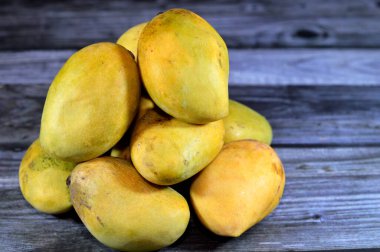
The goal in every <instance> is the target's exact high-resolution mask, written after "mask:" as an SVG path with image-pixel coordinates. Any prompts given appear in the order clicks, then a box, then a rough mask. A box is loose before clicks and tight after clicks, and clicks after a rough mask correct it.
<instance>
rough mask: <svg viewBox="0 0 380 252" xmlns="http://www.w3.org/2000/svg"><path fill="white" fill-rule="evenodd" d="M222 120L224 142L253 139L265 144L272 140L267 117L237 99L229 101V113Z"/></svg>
mask: <svg viewBox="0 0 380 252" xmlns="http://www.w3.org/2000/svg"><path fill="white" fill-rule="evenodd" d="M223 122H224V128H225V130H226V134H225V135H224V142H225V143H229V142H232V141H237V140H243V139H253V140H257V141H260V142H263V143H266V144H271V142H272V127H271V126H270V124H269V122H268V121H267V119H265V117H264V116H262V115H260V114H259V113H257V112H256V111H254V110H253V109H251V108H249V107H247V106H245V105H243V104H241V103H239V102H237V101H233V100H230V101H229V114H228V116H227V117H225V118H224V119H223Z"/></svg>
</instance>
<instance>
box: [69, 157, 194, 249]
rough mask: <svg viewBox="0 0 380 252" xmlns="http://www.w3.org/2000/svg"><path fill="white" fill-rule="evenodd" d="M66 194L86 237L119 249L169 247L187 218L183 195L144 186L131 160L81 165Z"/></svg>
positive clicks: (107, 159) (187, 208)
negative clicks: (88, 232)
mask: <svg viewBox="0 0 380 252" xmlns="http://www.w3.org/2000/svg"><path fill="white" fill-rule="evenodd" d="M70 192H71V199H72V202H73V205H74V208H75V210H76V212H77V213H78V215H79V217H80V219H81V220H82V221H83V223H84V224H85V226H86V227H87V229H88V230H89V231H90V233H91V234H92V235H93V236H95V238H96V239H98V240H99V241H100V242H102V243H103V244H105V245H107V246H109V247H111V248H113V249H117V250H122V251H151V250H157V249H160V248H163V247H165V246H169V245H170V244H172V243H173V242H175V241H176V240H177V239H178V238H179V237H180V236H181V235H182V234H183V233H184V231H185V229H186V227H187V225H188V222H189V218H190V210H189V206H188V204H187V202H186V200H185V199H184V198H183V197H182V195H180V194H179V193H177V192H176V191H174V190H173V189H171V188H169V187H160V186H155V185H153V184H151V183H149V182H147V181H146V180H144V179H143V178H142V177H141V176H140V175H139V174H138V172H137V171H136V169H135V168H134V167H133V166H132V164H131V163H130V162H129V161H126V160H122V159H119V158H112V157H101V158H96V159H93V160H90V161H87V162H84V163H81V164H79V165H78V166H77V167H76V168H75V169H74V171H73V172H72V175H71V177H70Z"/></svg>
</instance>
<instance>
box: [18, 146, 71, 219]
mask: <svg viewBox="0 0 380 252" xmlns="http://www.w3.org/2000/svg"><path fill="white" fill-rule="evenodd" d="M74 167H75V163H72V162H65V161H61V160H59V159H56V158H54V157H50V156H49V155H47V154H46V153H45V152H44V151H43V150H42V148H41V145H40V141H39V140H38V139H37V140H36V141H34V142H33V144H32V145H31V146H30V147H29V148H28V150H27V151H26V153H25V155H24V157H23V159H22V161H21V164H20V169H19V183H20V189H21V193H22V195H23V196H24V198H25V200H26V201H27V202H29V204H31V205H32V206H33V207H34V208H35V209H37V210H38V211H41V212H44V213H49V214H59V213H64V212H66V211H68V210H69V209H70V208H71V206H72V204H71V200H70V194H69V189H68V187H67V186H66V179H67V177H69V176H70V173H71V171H72V170H73V169H74Z"/></svg>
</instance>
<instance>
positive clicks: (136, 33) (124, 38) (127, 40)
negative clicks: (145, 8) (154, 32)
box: [116, 22, 147, 59]
mask: <svg viewBox="0 0 380 252" xmlns="http://www.w3.org/2000/svg"><path fill="white" fill-rule="evenodd" d="M146 24H147V22H145V23H141V24H138V25H135V26H133V27H132V28H130V29H129V30H127V31H126V32H124V33H123V34H122V35H121V36H120V38H119V39H118V40H117V42H116V43H117V44H119V45H121V46H123V47H124V48H125V49H127V50H129V51H130V52H132V53H133V55H134V56H135V59H137V43H138V41H139V38H140V34H141V32H142V30H143V29H144V27H145V26H146Z"/></svg>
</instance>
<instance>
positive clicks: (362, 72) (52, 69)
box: [0, 49, 380, 86]
mask: <svg viewBox="0 0 380 252" xmlns="http://www.w3.org/2000/svg"><path fill="white" fill-rule="evenodd" d="M74 52H75V51H73V50H46V51H45V50H42V51H41V50H32V51H22V52H0V76H1V78H0V84H25V85H29V84H33V85H34V84H48V83H50V82H51V81H52V80H53V78H54V76H55V74H56V73H57V72H58V71H59V69H60V68H61V67H62V65H63V64H64V62H65V61H66V60H67V59H68V58H69V57H70V56H71V55H72V54H73V53H74ZM229 56H230V85H231V86H233V85H254V86H285V85H327V86H328V85H342V86H347V85H380V74H379V69H380V49H360V50H357V49H287V50H283V49H257V50H238V49H231V50H229Z"/></svg>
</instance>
